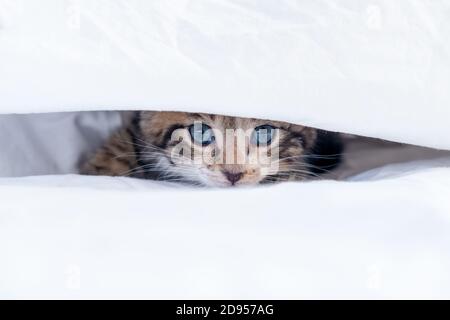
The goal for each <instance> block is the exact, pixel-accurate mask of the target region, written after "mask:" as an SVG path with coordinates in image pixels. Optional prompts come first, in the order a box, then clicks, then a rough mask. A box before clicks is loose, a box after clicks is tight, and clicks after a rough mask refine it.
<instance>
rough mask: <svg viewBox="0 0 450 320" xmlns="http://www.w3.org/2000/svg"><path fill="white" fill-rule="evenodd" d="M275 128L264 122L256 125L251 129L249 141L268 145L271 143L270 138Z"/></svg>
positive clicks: (273, 134)
mask: <svg viewBox="0 0 450 320" xmlns="http://www.w3.org/2000/svg"><path fill="white" fill-rule="evenodd" d="M275 130H276V128H275V127H273V126H271V125H270V124H264V125H262V126H259V127H256V128H255V130H254V131H253V134H252V137H251V142H252V143H253V144H255V145H257V146H259V145H269V144H271V143H272V139H273V137H274V136H275Z"/></svg>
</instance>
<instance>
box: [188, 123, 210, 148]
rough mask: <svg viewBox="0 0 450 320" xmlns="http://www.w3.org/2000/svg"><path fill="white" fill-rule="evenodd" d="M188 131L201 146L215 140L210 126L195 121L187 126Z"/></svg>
mask: <svg viewBox="0 0 450 320" xmlns="http://www.w3.org/2000/svg"><path fill="white" fill-rule="evenodd" d="M189 133H190V134H191V137H192V140H193V141H194V142H195V143H197V144H199V145H202V146H207V145H209V144H211V143H213V142H214V141H215V140H216V137H215V136H214V132H213V130H212V129H211V127H210V126H208V125H206V124H204V123H201V122H196V123H194V124H193V125H191V126H190V127H189Z"/></svg>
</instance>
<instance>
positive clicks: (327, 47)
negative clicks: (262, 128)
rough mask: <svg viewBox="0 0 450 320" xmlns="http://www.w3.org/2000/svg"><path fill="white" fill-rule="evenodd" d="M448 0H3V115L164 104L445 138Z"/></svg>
mask: <svg viewBox="0 0 450 320" xmlns="http://www.w3.org/2000/svg"><path fill="white" fill-rule="evenodd" d="M449 15H450V3H449V2H448V1H446V0H434V1H416V0H411V1H383V0H370V1H369V0H366V1H361V0H350V1H343V2H341V1H326V0H319V1H298V0H278V1H254V0H239V1H232V0H218V1H210V0H176V1H145V0H115V1H113V2H111V1H106V0H68V1H60V0H40V1H39V2H37V1H34V0H22V1H10V0H0V72H1V77H0V97H1V99H0V113H13V112H44V111H52V112H54V111H72V110H73V111H75V110H93V109H102V110H110V109H135V108H138V109H140V108H149V109H155V110H159V109H165V110H168V109H171V110H180V111H203V112H211V113H225V114H230V115H242V116H250V117H258V118H268V119H273V120H287V121H291V122H297V123H300V124H307V125H311V126H315V127H319V128H323V129H329V130H335V131H343V132H349V133H353V134H360V135H365V136H371V137H377V138H383V139H387V140H392V141H399V142H405V143H412V144H417V145H424V146H430V147H436V148H446V149H450V138H449V137H450V126H449V125H448V122H449V119H450V108H449V106H450V96H449V94H448V88H449V87H450V42H449V41H448V40H447V39H449V38H450V19H449V18H448V17H449Z"/></svg>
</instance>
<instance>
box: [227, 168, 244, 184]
mask: <svg viewBox="0 0 450 320" xmlns="http://www.w3.org/2000/svg"><path fill="white" fill-rule="evenodd" d="M223 174H224V175H225V177H227V179H228V181H230V182H231V184H232V185H235V184H236V182H238V181H239V180H240V179H241V178H242V176H243V173H242V172H237V173H236V172H229V171H224V172H223Z"/></svg>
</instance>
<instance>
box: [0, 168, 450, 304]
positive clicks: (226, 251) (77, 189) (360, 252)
mask: <svg viewBox="0 0 450 320" xmlns="http://www.w3.org/2000/svg"><path fill="white" fill-rule="evenodd" d="M0 194H1V195H2V201H1V203H0V213H1V215H0V217H1V223H0V252H1V253H2V263H1V264H0V275H1V276H0V296H2V297H9V298H183V299H185V298H233V299H235V298H252V299H255V298H261V299H263V298H449V297H450V276H449V271H448V270H450V253H449V250H448V248H449V246H450V199H449V196H448V195H449V194H450V168H434V169H433V168H431V169H430V168H428V169H419V170H416V171H415V172H409V173H405V174H404V175H403V176H400V177H396V178H385V179H382V180H375V181H366V182H333V181H317V182H310V183H287V184H282V185H276V186H269V187H261V188H249V189H240V190H230V189H227V190H198V189H197V190H183V191H182V192H180V190H179V189H178V188H173V187H170V186H166V187H164V188H162V187H161V185H160V184H157V183H155V182H151V181H142V180H134V179H129V178H108V177H103V178H99V177H80V176H76V175H72V176H47V177H29V178H16V179H13V180H11V179H10V178H3V179H0Z"/></svg>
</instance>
